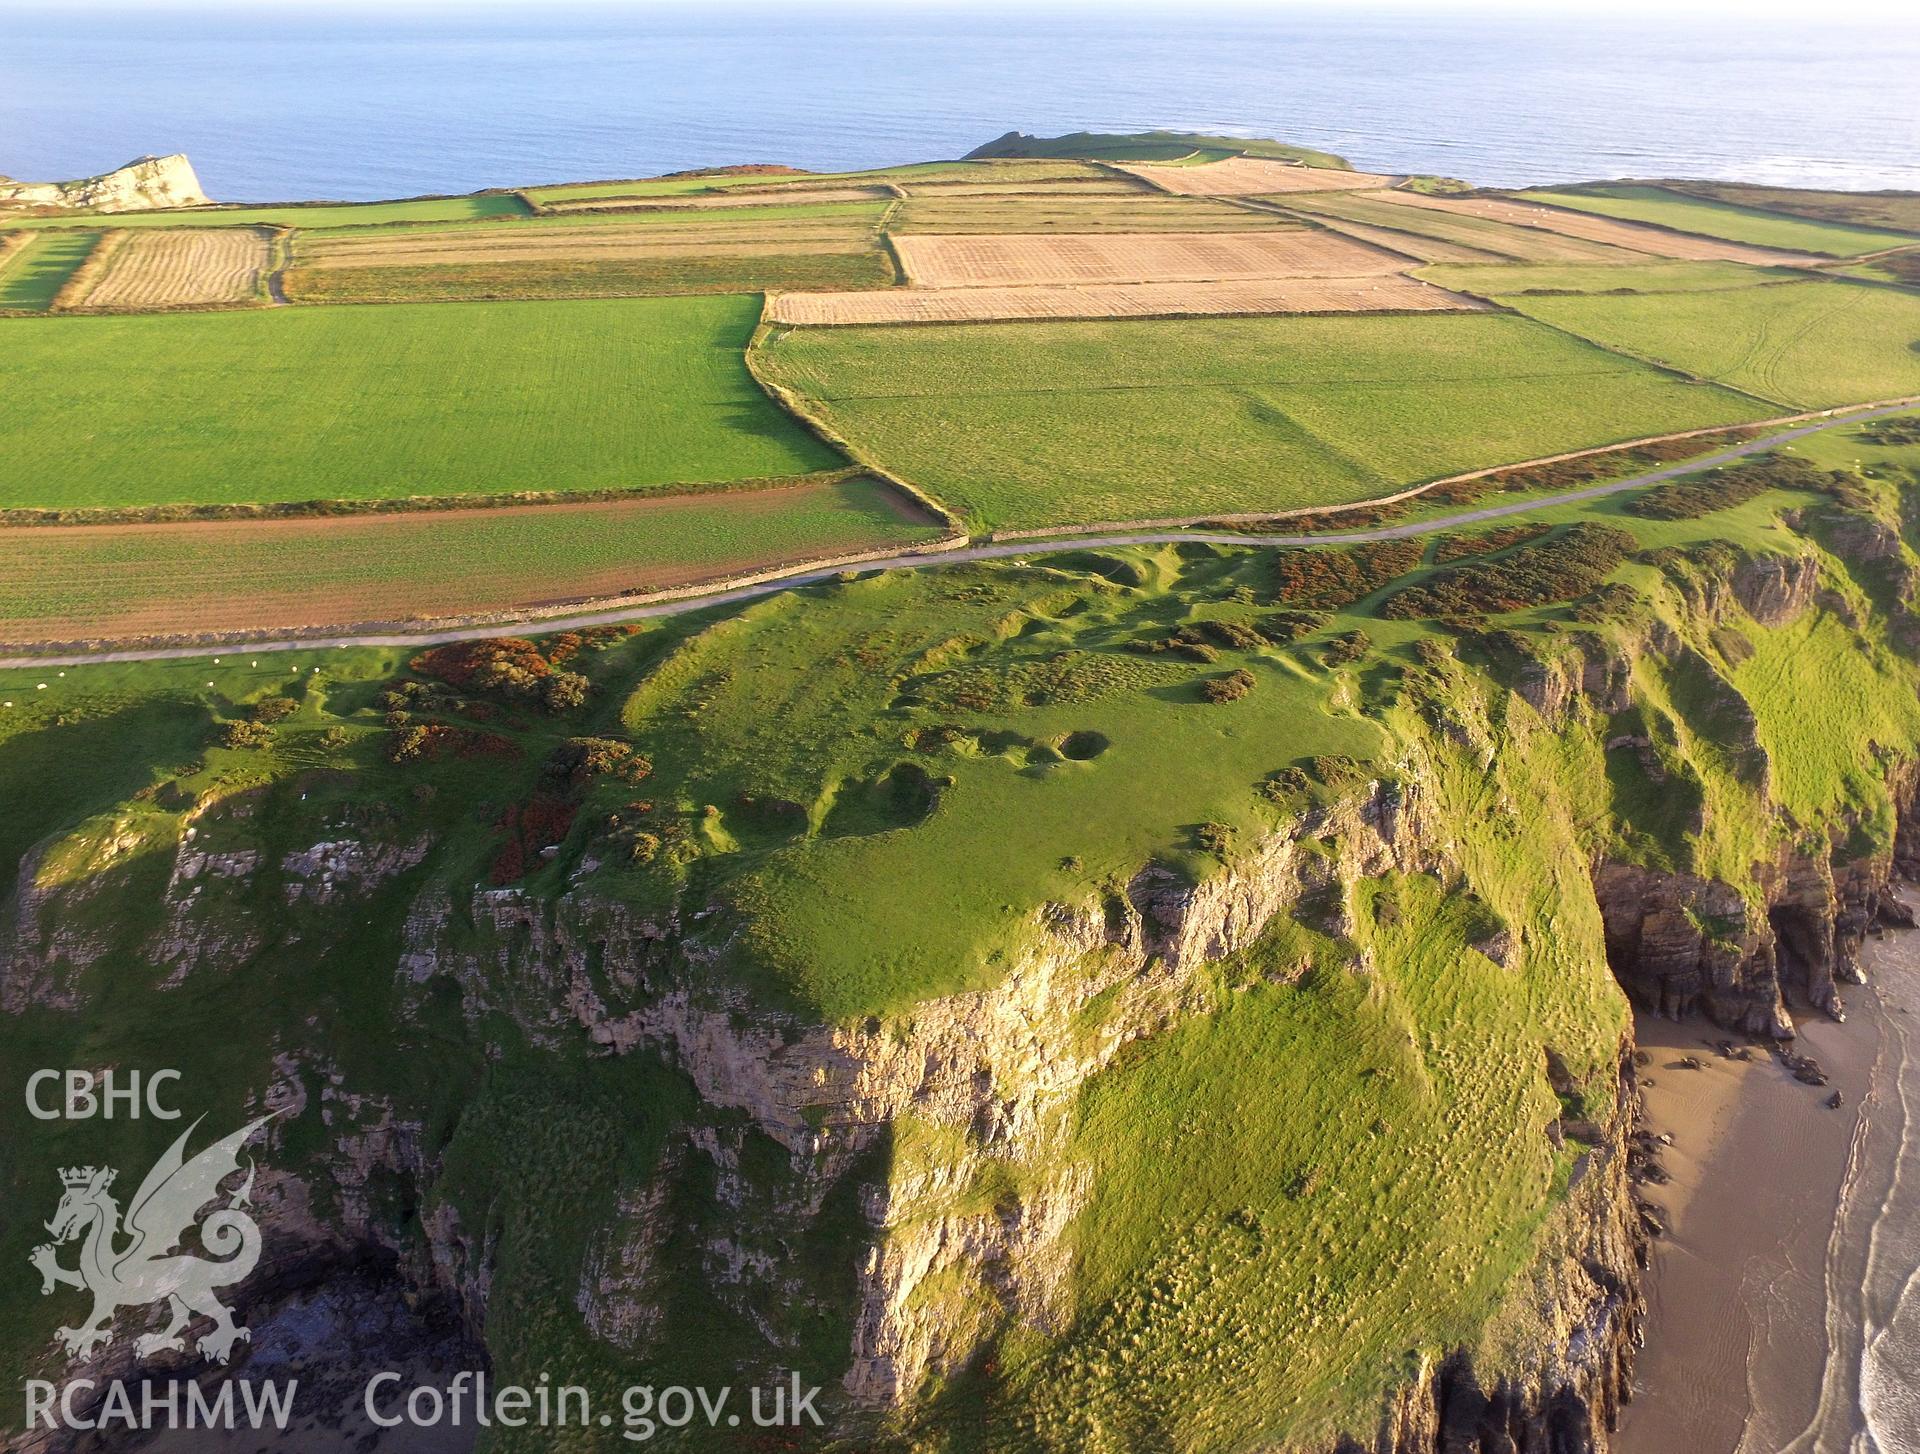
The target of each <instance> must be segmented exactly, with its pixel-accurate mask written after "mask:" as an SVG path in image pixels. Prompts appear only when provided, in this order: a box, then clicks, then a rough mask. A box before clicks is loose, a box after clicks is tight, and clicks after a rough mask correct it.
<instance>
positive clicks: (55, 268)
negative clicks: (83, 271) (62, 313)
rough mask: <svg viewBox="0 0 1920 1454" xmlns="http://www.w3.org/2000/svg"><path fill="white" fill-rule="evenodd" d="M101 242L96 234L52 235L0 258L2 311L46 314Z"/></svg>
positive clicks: (0, 300)
mask: <svg viewBox="0 0 1920 1454" xmlns="http://www.w3.org/2000/svg"><path fill="white" fill-rule="evenodd" d="M99 240H100V234H99V233H97V232H49V233H46V234H44V235H43V236H40V237H36V238H33V239H32V240H31V241H29V242H28V243H27V244H26V246H25V247H22V248H20V249H18V250H17V251H14V252H11V253H9V254H6V255H5V256H0V308H18V309H21V310H22V311H24V312H28V313H44V312H46V310H47V307H48V305H49V304H51V303H52V302H53V300H54V298H55V296H56V295H57V294H58V293H59V292H60V289H61V287H62V286H63V285H64V284H65V283H66V281H67V279H68V278H70V277H72V276H73V273H74V270H75V269H76V268H78V267H79V266H80V264H81V263H83V262H85V261H86V260H87V254H88V253H90V252H92V251H93V247H94V244H95V243H97V242H98V241H99Z"/></svg>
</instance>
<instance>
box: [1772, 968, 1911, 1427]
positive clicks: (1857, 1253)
mask: <svg viewBox="0 0 1920 1454" xmlns="http://www.w3.org/2000/svg"><path fill="white" fill-rule="evenodd" d="M1867 964H1868V972H1869V974H1870V975H1871V976H1872V978H1873V981H1874V984H1873V987H1872V988H1871V989H1869V990H1866V991H1855V992H1854V995H1855V997H1856V998H1857V997H1858V996H1859V995H1861V994H1871V995H1873V996H1875V998H1876V999H1877V1001H1878V1003H1877V1004H1876V1005H1875V1006H1874V1010H1875V1013H1876V1017H1877V1019H1878V1020H1879V1029H1880V1035H1879V1037H1878V1042H1877V1046H1876V1049H1875V1052H1874V1057H1873V1064H1872V1070H1871V1074H1870V1079H1869V1081H1868V1089H1867V1092H1866V1096H1865V1098H1864V1101H1863V1103H1862V1107H1861V1110H1862V1114H1861V1116H1860V1118H1859V1121H1858V1122H1857V1124H1856V1126H1855V1129H1854V1136H1853V1145H1852V1147H1851V1148H1850V1154H1849V1156H1848V1159H1847V1172H1846V1178H1845V1180H1844V1182H1843V1183H1842V1186H1841V1194H1840V1205H1839V1209H1838V1212H1837V1214H1836V1215H1835V1217H1834V1223H1833V1229H1832V1231H1831V1233H1830V1234H1829V1236H1828V1239H1827V1254H1826V1265H1825V1267H1824V1269H1823V1272H1824V1276H1823V1282H1824V1286H1825V1291H1826V1296H1825V1306H1824V1309H1823V1310H1822V1312H1821V1319H1822V1323H1823V1325H1824V1330H1825V1343H1826V1353H1825V1361H1824V1367H1823V1370H1822V1374H1821V1379H1820V1393H1819V1399H1818V1402H1817V1404H1816V1406H1815V1408H1814V1409H1813V1411H1812V1413H1811V1415H1810V1416H1807V1418H1806V1421H1805V1423H1804V1424H1802V1423H1800V1422H1799V1421H1798V1420H1797V1419H1784V1420H1783V1419H1781V1418H1780V1417H1778V1411H1774V1414H1773V1416H1772V1417H1768V1411H1767V1410H1766V1395H1765V1391H1764V1390H1762V1389H1758V1388H1754V1389H1753V1390H1752V1402H1753V1405H1754V1407H1755V1409H1756V1410H1758V1411H1760V1414H1759V1416H1758V1417H1756V1418H1755V1419H1754V1420H1753V1421H1752V1422H1751V1423H1750V1424H1749V1426H1748V1429H1747V1437H1746V1438H1745V1439H1744V1440H1743V1441H1742V1442H1741V1445H1740V1450H1739V1454H1827V1451H1836V1454H1838V1451H1845V1454H1920V1021H1917V1020H1916V1015H1920V932H1915V933H1906V934H1900V935H1896V936H1894V937H1893V938H1891V939H1889V940H1886V941H1883V942H1882V943H1881V944H1879V945H1877V946H1874V947H1873V949H1872V950H1870V952H1869V953H1868V955H1867Z"/></svg>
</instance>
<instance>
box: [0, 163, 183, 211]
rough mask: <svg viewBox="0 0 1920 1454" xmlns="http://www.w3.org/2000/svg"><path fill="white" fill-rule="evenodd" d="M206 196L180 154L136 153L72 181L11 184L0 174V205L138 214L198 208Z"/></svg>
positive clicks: (13, 182) (8, 179)
mask: <svg viewBox="0 0 1920 1454" xmlns="http://www.w3.org/2000/svg"><path fill="white" fill-rule="evenodd" d="M211 201H212V199H211V198H210V197H208V196H207V194H206V192H205V191H204V190H202V188H201V186H200V178H199V177H198V176H196V175H195V174H194V170H193V163H192V162H190V161H188V160H187V158H186V156H185V154H184V153H181V152H175V153H173V154H172V155H171V156H163V157H139V158H137V159H135V160H133V161H130V162H128V163H127V164H126V165H125V166H121V167H115V168H114V169H113V170H112V171H110V172H102V173H101V174H100V175H99V176H97V177H82V178H80V179H79V180H78V181H72V182H16V181H14V180H12V179H11V178H8V177H0V206H6V205H12V206H19V207H72V208H82V207H84V208H87V209H88V210H90V211H95V212H142V211H148V210H151V209H154V208H161V207H202V206H205V205H207V204H208V203H209V202H211Z"/></svg>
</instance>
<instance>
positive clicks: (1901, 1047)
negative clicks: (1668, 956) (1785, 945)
mask: <svg viewBox="0 0 1920 1454" xmlns="http://www.w3.org/2000/svg"><path fill="white" fill-rule="evenodd" d="M1864 959H1865V962H1866V965H1867V969H1868V974H1869V977H1870V978H1871V979H1872V980H1873V984H1872V985H1870V986H1867V987H1859V986H1853V987H1849V988H1848V989H1847V990H1846V994H1845V998H1846V1001H1847V1008H1848V1020H1847V1023H1846V1024H1844V1025H1840V1024H1834V1023H1832V1022H1831V1021H1828V1020H1826V1019H1825V1018H1824V1017H1819V1016H1815V1015H1811V1014H1803V1015H1800V1016H1799V1017H1797V1018H1798V1019H1799V1029H1800V1036H1799V1040H1798V1042H1797V1043H1796V1045H1795V1047H1794V1048H1795V1050H1796V1051H1797V1052H1798V1053H1800V1054H1804V1055H1811V1056H1812V1057H1813V1058H1814V1059H1816V1060H1817V1061H1819V1063H1820V1065H1821V1068H1822V1069H1823V1070H1824V1071H1825V1072H1826V1073H1827V1075H1828V1076H1829V1077H1830V1078H1831V1084H1830V1085H1828V1086H1824V1087H1816V1086H1809V1085H1803V1084H1801V1083H1799V1082H1798V1081H1796V1080H1795V1079H1794V1078H1793V1076H1792V1075H1791V1074H1790V1073H1789V1071H1788V1070H1787V1069H1786V1067H1785V1066H1783V1065H1782V1064H1781V1063H1780V1062H1779V1061H1778V1060H1777V1059H1776V1058H1775V1057H1774V1056H1772V1055H1771V1054H1770V1053H1768V1052H1767V1051H1766V1050H1765V1049H1764V1048H1759V1047H1756V1048H1754V1049H1752V1051H1751V1052H1750V1053H1751V1056H1752V1058H1751V1059H1750V1060H1747V1061H1744V1062H1743V1061H1739V1060H1733V1059H1728V1058H1725V1057H1724V1056H1723V1055H1722V1054H1721V1053H1720V1051H1719V1050H1718V1049H1717V1048H1716V1047H1717V1046H1718V1045H1719V1044H1720V1042H1721V1041H1723V1040H1727V1039H1730V1038H1731V1039H1733V1040H1734V1041H1735V1043H1736V1044H1738V1043H1739V1037H1729V1036H1727V1035H1726V1034H1725V1032H1722V1031H1719V1030H1717V1029H1716V1028H1715V1027H1713V1026H1712V1025H1710V1024H1708V1023H1706V1022H1705V1021H1702V1020H1693V1021H1689V1022H1687V1023H1685V1024H1674V1023H1672V1022H1670V1021H1665V1020H1660V1019H1654V1018H1650V1017H1641V1018H1640V1020H1639V1022H1638V1035H1639V1043H1640V1047H1641V1049H1642V1050H1643V1051H1644V1052H1646V1054H1647V1055H1648V1057H1649V1061H1648V1063H1647V1064H1645V1065H1643V1066H1642V1068H1641V1075H1642V1077H1643V1080H1645V1081H1647V1082H1650V1083H1649V1084H1647V1086H1646V1100H1647V1110H1648V1120H1649V1129H1651V1130H1653V1131H1654V1132H1656V1133H1660V1132H1664V1133H1667V1134H1670V1135H1671V1136H1672V1137H1673V1138H1674V1144H1673V1146H1672V1147H1671V1148H1669V1149H1668V1150H1666V1151H1665V1152H1664V1154H1663V1156H1662V1158H1661V1160H1662V1164H1663V1165H1664V1166H1665V1168H1666V1169H1667V1171H1668V1172H1669V1173H1670V1174H1671V1177H1672V1181H1671V1182H1670V1183H1669V1184H1668V1185H1665V1186H1655V1185H1648V1186H1646V1187H1644V1188H1642V1191H1643V1193H1644V1194H1645V1196H1646V1197H1647V1199H1648V1200H1649V1201H1651V1202H1653V1203H1655V1204H1656V1205H1658V1206H1660V1207H1662V1208H1663V1209H1664V1210H1665V1212H1666V1213H1667V1216H1668V1219H1669V1222H1670V1230H1669V1233H1668V1235H1667V1236H1666V1237H1665V1238H1663V1239H1661V1240H1660V1241H1659V1242H1657V1243H1656V1244H1655V1248H1654V1254H1653V1264H1652V1268H1651V1270H1650V1274H1649V1279H1648V1300H1649V1305H1650V1317H1649V1323H1648V1333H1647V1346H1646V1349H1645V1352H1644V1353H1643V1354H1642V1356H1641V1359H1640V1363H1639V1368H1638V1370H1637V1373H1636V1378H1635V1385H1636V1389H1635V1397H1634V1401H1633V1403H1632V1404H1631V1405H1630V1406H1628V1408H1627V1409H1626V1411H1625V1413H1624V1415H1623V1417H1622V1421H1621V1428H1620V1431H1619V1434H1618V1436H1617V1438H1616V1440H1615V1445H1614V1447H1615V1450H1616V1454H1674V1451H1677V1450H1684V1451H1687V1454H1920V1444H1914V1443H1910V1442H1907V1441H1906V1440H1905V1439H1904V1438H1903V1437H1902V1436H1901V1435H1900V1434H1899V1432H1898V1431H1897V1430H1896V1429H1894V1428H1893V1427H1892V1425H1893V1423H1895V1422H1897V1419H1890V1418H1888V1417H1886V1416H1885V1415H1884V1413H1882V1414H1879V1415H1876V1418H1875V1423H1876V1425H1877V1426H1878V1428H1877V1437H1876V1438H1874V1439H1869V1438H1868V1437H1867V1435H1866V1432H1865V1430H1866V1421H1865V1417H1864V1415H1863V1413H1862V1405H1863V1402H1866V1403H1869V1404H1870V1403H1871V1402H1872V1395H1871V1393H1866V1394H1863V1392H1862V1389H1863V1369H1865V1370H1866V1376H1865V1379H1864V1382H1865V1384H1866V1385H1867V1386H1868V1387H1869V1388H1871V1386H1872V1385H1873V1384H1874V1383H1875V1382H1876V1374H1875V1364H1876V1359H1875V1358H1874V1357H1873V1356H1870V1355H1869V1351H1868V1348H1869V1345H1870V1344H1872V1343H1873V1342H1874V1336H1875V1332H1876V1329H1879V1330H1884V1328H1885V1325H1886V1324H1887V1323H1889V1322H1897V1321H1899V1319H1898V1317H1896V1315H1895V1309H1896V1308H1899V1307H1903V1306H1904V1304H1903V1303H1902V1301H1901V1299H1902V1297H1903V1295H1904V1293H1905V1292H1906V1291H1907V1290H1908V1289H1907V1284H1908V1283H1909V1282H1910V1281H1911V1277H1910V1276H1909V1275H1908V1274H1910V1273H1911V1266H1910V1265H1905V1266H1904V1271H1903V1270H1902V1267H1903V1260H1905V1261H1906V1262H1910V1259H1909V1258H1908V1253H1907V1251H1906V1250H1904V1249H1901V1248H1898V1247H1897V1246H1896V1245H1895V1244H1897V1243H1898V1241H1899V1238H1898V1237H1890V1236H1889V1235H1888V1234H1889V1233H1890V1232H1893V1231H1895V1230H1896V1224H1898V1223H1900V1222H1901V1221H1902V1220H1903V1219H1904V1220H1908V1221H1911V1220H1913V1219H1914V1218H1915V1209H1914V1207H1913V1206H1912V1202H1913V1195H1912V1192H1911V1190H1910V1189H1909V1190H1900V1189H1899V1188H1898V1186H1897V1183H1898V1181H1899V1177H1898V1175H1897V1172H1898V1168H1899V1167H1900V1165H1901V1163H1902V1160H1903V1158H1905V1157H1911V1156H1912V1154H1913V1152H1912V1148H1911V1147H1909V1146H1908V1144H1907V1143H1908V1142H1909V1141H1910V1140H1911V1138H1912V1127H1911V1126H1910V1124H1909V1122H1908V1119H1907V1116H1906V1113H1905V1098H1904V1097H1903V1095H1902V1094H1901V1092H1902V1089H1903V1086H1906V1085H1907V1083H1908V1082H1910V1081H1911V1079H1912V1077H1913V1075H1914V1073H1915V1071H1914V1058H1913V1057H1912V1056H1911V1055H1910V1054H1909V1053H1908V1050H1909V1042H1910V1041H1911V1040H1912V1039H1913V1037H1914V1035H1915V1031H1916V1029H1920V1027H1915V1026H1913V1025H1912V1024H1910V1022H1909V1019H1908V1017H1907V1007H1908V1006H1909V1005H1915V1006H1920V934H1899V933H1895V934H1894V935H1891V936H1889V937H1888V938H1886V939H1884V940H1880V941H1877V942H1873V943H1870V944H1869V945H1868V947H1867V951H1866V954H1865V956H1864ZM1896 1017H1897V1018H1896ZM1683 1056H1694V1057H1697V1058H1698V1059H1700V1060H1701V1061H1703V1062H1705V1064H1704V1067H1703V1068H1701V1069H1698V1070H1691V1069H1685V1068H1682V1067H1681V1064H1680V1062H1681V1058H1682V1057H1683ZM1834 1090H1839V1091H1840V1092H1841V1094H1842V1096H1843V1097H1844V1105H1843V1106H1842V1108H1841V1109H1838V1110H1834V1109H1830V1108H1829V1107H1828V1106H1827V1104H1826V1103H1827V1100H1828V1097H1829V1096H1831V1095H1832V1093H1833V1092H1834ZM1896 1190H1900V1194H1899V1195H1897V1196H1896V1195H1893V1193H1894V1192H1895V1191H1896ZM1877 1254H1890V1257H1891V1262H1892V1265H1891V1267H1889V1266H1887V1265H1876V1266H1874V1267H1871V1268H1870V1267H1869V1263H1870V1262H1873V1263H1876V1264H1887V1263H1888V1262H1889V1256H1888V1255H1877ZM1876 1283H1878V1284H1882V1286H1880V1287H1879V1288H1878V1290H1877V1291H1876V1290H1875V1284H1876ZM1909 1316H1911V1314H1909ZM1897 1341H1898V1340H1897V1339H1895V1340H1893V1342H1897ZM1893 1342H1889V1340H1887V1339H1885V1338H1882V1339H1880V1340H1879V1344H1878V1351H1879V1352H1880V1353H1882V1354H1886V1353H1894V1354H1896V1355H1897V1361H1904V1358H1905V1355H1904V1354H1903V1353H1900V1350H1898V1349H1896V1348H1895V1347H1894V1346H1893ZM1878 1362H1879V1363H1880V1364H1882V1365H1884V1364H1885V1362H1886V1360H1885V1359H1884V1358H1881V1359H1879V1360H1878ZM1914 1371H1915V1370H1911V1369H1898V1370H1895V1371H1894V1382H1895V1383H1897V1384H1902V1385H1905V1384H1908V1383H1910V1382H1911V1379H1910V1377H1909V1375H1911V1374H1912V1373H1913V1372H1914ZM1887 1372H1888V1369H1887V1368H1886V1367H1885V1366H1882V1367H1880V1368H1879V1369H1878V1379H1877V1381H1878V1382H1880V1383H1882V1384H1884V1383H1885V1382H1886V1374H1887ZM1881 1402H1882V1403H1885V1402H1886V1400H1885V1399H1882V1400H1881Z"/></svg>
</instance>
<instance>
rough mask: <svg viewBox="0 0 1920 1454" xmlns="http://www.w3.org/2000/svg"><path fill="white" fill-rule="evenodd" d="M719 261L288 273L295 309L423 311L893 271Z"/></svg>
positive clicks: (870, 284) (842, 257)
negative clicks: (431, 306)
mask: <svg viewBox="0 0 1920 1454" xmlns="http://www.w3.org/2000/svg"><path fill="white" fill-rule="evenodd" d="M778 246H779V245H778V243H773V244H770V245H769V250H768V251H767V252H764V253H748V254H745V255H743V256H724V257H673V258H647V257H636V258H623V259H618V260H614V259H605V258H566V257H561V258H555V259H553V260H551V261H543V262H526V261H506V262H498V263H477V262H476V263H445V264H422V265H420V266H413V267H378V268H375V267H353V268H301V267H294V268H289V269H288V270H287V273H286V277H285V287H286V290H287V298H288V300H289V301H290V302H294V303H428V302H439V301H457V300H467V301H476V300H487V301H493V300H501V299H511V298H632V297H647V296H656V297H658V296H667V295H671V294H681V293H747V292H761V291H764V290H767V289H782V288H793V289H813V290H826V291H837V290H840V289H848V288H885V287H888V286H890V285H891V284H892V283H893V265H892V264H891V263H889V262H888V261H887V258H886V255H885V254H884V253H882V252H879V251H877V250H875V251H870V252H844V253H831V252H829V253H783V252H780V251H778V250H777V249H778Z"/></svg>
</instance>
